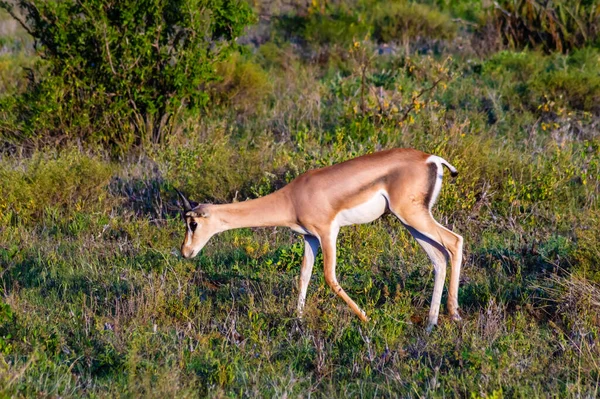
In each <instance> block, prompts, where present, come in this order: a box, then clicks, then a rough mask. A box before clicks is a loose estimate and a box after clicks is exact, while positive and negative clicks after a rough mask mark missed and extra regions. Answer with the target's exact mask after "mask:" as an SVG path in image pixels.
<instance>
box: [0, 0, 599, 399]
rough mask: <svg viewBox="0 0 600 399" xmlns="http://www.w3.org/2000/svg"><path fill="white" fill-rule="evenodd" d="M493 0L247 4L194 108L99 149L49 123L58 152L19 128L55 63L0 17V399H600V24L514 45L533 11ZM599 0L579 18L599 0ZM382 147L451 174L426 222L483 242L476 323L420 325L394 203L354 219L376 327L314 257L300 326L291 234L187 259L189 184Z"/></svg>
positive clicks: (233, 195)
mask: <svg viewBox="0 0 600 399" xmlns="http://www.w3.org/2000/svg"><path fill="white" fill-rule="evenodd" d="M488 3H490V2H485V1H481V2H479V1H467V0H429V1H419V2H410V1H393V2H387V1H378V2H375V3H372V2H366V1H365V2H363V1H354V0H348V1H336V2H320V1H315V2H306V3H294V5H293V7H288V6H286V3H280V2H266V1H264V2H258V3H256V4H253V6H254V7H255V8H256V13H257V14H258V15H261V16H262V18H261V20H260V21H259V23H258V24H257V25H254V26H252V27H250V28H249V29H248V30H246V31H245V33H244V34H243V35H242V36H241V37H240V39H239V44H240V47H241V51H239V52H233V53H232V54H231V56H230V57H223V58H222V59H220V60H219V62H216V63H215V64H214V70H212V71H211V72H210V73H211V76H218V79H214V80H212V81H210V82H205V84H204V86H202V89H203V90H202V92H203V93H204V94H202V95H201V96H203V97H201V98H204V99H206V98H209V99H210V101H204V104H205V105H204V106H203V109H202V112H201V113H199V114H186V113H181V114H180V115H179V123H180V125H179V126H180V129H176V130H172V131H171V133H170V134H169V135H166V136H165V137H164V140H163V141H162V142H161V143H157V144H151V145H145V146H133V148H132V149H131V151H129V152H125V151H124V152H122V153H121V155H120V156H119V157H115V151H114V148H115V147H117V148H123V147H119V146H118V145H113V146H109V147H108V148H103V147H102V146H98V145H97V144H98V140H99V141H100V143H103V142H108V141H109V139H105V136H104V134H105V133H106V134H107V135H108V136H107V137H117V136H115V135H116V134H118V133H117V132H119V130H114V129H113V128H114V126H112V125H111V124H110V123H109V122H107V123H106V124H105V126H103V127H102V129H103V130H102V129H101V130H99V131H98V133H97V134H98V137H96V138H93V137H91V136H85V135H81V136H80V133H81V132H83V130H81V131H77V132H76V131H71V130H68V129H67V128H63V127H61V126H62V124H55V122H53V121H52V120H50V119H48V120H46V121H45V123H47V124H48V126H51V127H52V129H53V130H52V131H50V130H44V129H41V128H39V129H37V130H32V131H31V135H33V136H36V137H39V138H44V137H46V135H47V134H59V135H62V134H64V135H67V134H69V135H71V136H69V138H68V139H66V140H64V141H63V142H61V144H60V145H55V146H48V145H44V140H36V139H32V138H31V137H30V138H27V137H23V135H22V134H23V132H24V130H22V129H23V128H22V126H23V125H22V123H24V122H25V117H26V116H27V115H29V114H28V113H26V112H29V111H27V110H26V109H25V110H24V109H23V108H21V105H22V104H20V101H21V100H20V99H21V98H22V97H21V96H23V95H24V96H31V95H33V94H32V93H34V92H30V91H29V89H30V88H31V87H36V86H35V85H34V86H28V85H29V84H30V82H28V79H27V75H26V74H25V73H23V72H24V71H27V70H28V68H31V70H32V71H33V73H34V74H35V81H34V83H35V82H40V83H41V82H43V81H44V79H50V77H51V76H52V71H51V69H44V68H42V67H39V66H36V64H37V63H38V62H39V60H40V58H39V57H40V55H36V53H35V52H34V50H33V48H32V44H31V40H32V39H31V37H28V36H27V34H26V33H24V32H23V31H22V30H18V29H16V28H15V29H12V28H11V29H12V30H11V29H9V28H7V27H6V26H7V25H4V24H5V23H6V24H8V22H10V21H11V19H10V17H9V16H7V15H5V14H0V34H2V35H4V36H3V39H2V42H0V43H5V44H4V46H5V47H3V48H4V49H6V50H2V51H3V52H0V53H1V54H0V104H2V105H3V107H2V108H0V134H2V139H3V143H2V144H3V146H2V147H1V148H0V150H1V151H2V152H0V154H1V155H0V396H14V397H40V396H41V397H106V396H108V397H116V396H119V397H121V396H126V397H160V398H162V397H198V396H201V397H308V396H311V397H313V396H314V397H327V398H330V397H358V396H361V397H380V396H382V397H440V398H442V397H469V398H502V397H574V398H575V397H577V398H582V397H586V398H587V397H590V398H591V397H597V396H598V393H599V392H600V391H599V389H600V388H599V381H600V363H599V361H598V359H600V317H599V315H600V301H599V298H600V249H599V248H600V245H599V237H600V177H599V176H600V135H599V127H600V108H599V106H598V104H600V62H598V61H599V60H600V49H599V48H598V40H597V39H598V38H597V34H596V33H593V32H594V31H593V29H595V28H596V26H597V25H595V24H594V23H593V20H589V21H592V22H590V24H591V25H590V30H588V31H587V32H591V33H589V34H588V36H587V39H585V40H582V41H579V40H578V41H573V42H569V43H570V44H565V43H567V42H563V44H562V47H561V48H559V47H558V46H557V45H556V43H554V42H551V41H548V40H549V38H550V37H551V35H549V36H548V35H545V33H544V32H548V31H547V29H546V28H547V25H544V24H545V22H543V21H547V20H545V19H539V20H536V19H532V20H531V21H529V20H527V21H528V22H527V23H526V24H513V25H511V29H510V31H511V32H512V31H514V32H517V30H518V29H520V27H521V28H523V27H527V30H528V32H534V31H535V32H537V33H535V34H534V37H535V38H543V39H544V40H543V41H538V40H537V39H536V40H529V39H523V41H518V40H512V39H511V40H508V38H507V37H506V36H505V34H506V31H504V30H502V29H501V28H502V27H503V26H508V25H504V24H505V23H506V21H505V20H504V19H503V18H505V17H506V14H505V13H503V11H502V10H504V11H507V12H508V10H509V6H510V4H516V5H519V4H523V2H517V1H514V2H512V1H509V0H506V1H505V0H501V1H500V0H499V1H497V2H495V3H497V4H498V6H499V7H501V8H502V10H500V9H499V8H498V7H496V5H495V4H493V6H492V7H487V5H489V4H488ZM528 3H529V4H530V5H531V6H532V7H534V6H535V7H538V6H540V5H541V4H546V5H549V4H559V3H558V2H556V3H554V2H546V1H544V2H535V4H534V2H528ZM77 4H79V3H77ZM82 4H86V3H85V2H82ZM115 4H116V3H115ZM486 4H487V5H486ZM560 4H561V6H560V7H558V6H556V7H552V8H551V11H552V12H556V13H557V14H556V15H559V14H558V13H559V12H561V11H560V10H564V11H565V12H567V13H568V14H569V11H570V10H571V8H569V7H576V6H577V4H578V3H577V2H561V3H560ZM581 4H582V5H581V6H580V8H578V10H579V11H578V13H579V14H577V13H575V14H574V15H583V14H582V13H583V12H584V11H585V12H589V13H590V14H589V15H592V14H593V13H592V11H593V10H596V9H597V8H594V6H596V7H597V6H598V4H599V3H598V2H597V1H589V2H586V3H583V2H582V3H581ZM584 5H585V7H584ZM286 7H287V8H286ZM535 7H534V8H533V9H531V8H527V7H516V8H514V9H510V11H509V13H510V15H511V16H512V17H515V18H516V17H517V16H520V17H518V18H525V17H527V15H531V14H527V13H528V12H530V11H531V10H534V11H535V10H538V9H537V8H535ZM548 7H550V6H548ZM581 7H583V8H581ZM386 10H387V11H389V13H386ZM528 10H529V11H528ZM498 12H502V15H504V17H503V16H502V15H500V14H498ZM388 14H389V15H392V14H393V15H397V16H398V18H397V19H389V18H386V15H388ZM552 15H554V14H552ZM550 16H551V15H550ZM550 16H548V15H546V17H548V18H550ZM546 17H544V18H546ZM411 18H412V19H415V18H418V20H411ZM527 18H528V17H527ZM552 18H554V17H552ZM565 18H567V19H568V18H572V17H565ZM581 18H583V17H581ZM586 18H587V17H586ZM535 21H541V22H540V23H539V24H538V22H535ZM73 23H75V22H73ZM561 23H562V22H561ZM575 25H576V26H575ZM575 25H569V24H567V23H564V26H565V29H568V31H569V32H571V33H572V36H564V37H577V35H578V34H577V33H576V32H578V30H579V29H581V28H582V27H583V26H584V25H581V24H580V23H576V24H575ZM8 26H13V25H10V24H9V25H8ZM384 28H385V29H384ZM409 28H410V29H409ZM592 28H593V29H592ZM130 29H134V30H135V29H137V28H135V27H133V26H132V27H130ZM139 29H141V28H139ZM561 29H562V28H561ZM142 31H143V30H142ZM382 32H386V34H385V35H383V34H382ZM407 37H408V38H409V40H408V41H407V40H406V38H407ZM519 37H521V36H519ZM522 37H524V38H526V37H527V36H522ZM559 37H563V36H559ZM130 40H131V39H130ZM561 40H562V39H561ZM19 43H22V44H19ZM111 43H112V42H111ZM115 43H116V42H115ZM73 45H76V44H73ZM41 48H42V47H38V49H41ZM111 49H113V47H111ZM115 49H116V47H115ZM126 49H127V47H123V49H122V50H123V51H125V50H126ZM65 51H66V50H65ZM111 54H113V53H111ZM113 55H114V54H113ZM114 62H115V59H114V58H113V63H114ZM45 68H50V67H49V66H46V67H45ZM104 69H105V71H106V72H107V73H109V74H112V71H111V68H110V65H107V64H105V65H104ZM213 74H214V75H213ZM210 79H213V78H212V77H211V78H210ZM210 79H209V80H210ZM123 87H129V86H127V85H125V84H124V85H123ZM152 87H153V86H152V85H150V86H149V89H148V90H151V88H152ZM185 90H192V88H191V87H186V88H185ZM56 93H57V94H56V95H58V94H60V93H62V92H61V91H57V92H56ZM184 93H185V91H184ZM90 101H91V100H90ZM199 101H200V100H199ZM200 102H202V101H200ZM48 104H51V103H50V102H49V103H48ZM61 104H62V105H61V106H65V104H66V103H61ZM86 104H87V103H86ZM91 104H93V103H91ZM84 105H85V104H84ZM48 106H50V105H48ZM100 111H101V110H98V112H100ZM113 111H114V110H113ZM113 111H111V110H110V109H109V108H107V109H106V110H102V112H103V113H104V112H106V114H107V117H109V118H112V120H113V121H114V123H115V124H121V123H123V124H128V123H132V122H130V121H129V116H127V115H125V116H123V115H121V116H119V115H118V114H117V113H112V112H113ZM117 111H118V110H117ZM57 115H59V114H57ZM61 115H63V116H65V114H61ZM75 116H76V117H77V118H79V117H83V116H81V115H75ZM75 116H74V117H75ZM65 117H66V116H65ZM110 120H111V119H109V121H110ZM90 121H91V122H90V123H92V122H93V123H101V121H98V120H95V119H94V120H93V121H92V120H91V119H90ZM63 122H64V123H66V122H69V123H66V125H67V126H74V125H70V122H71V120H70V119H65V120H64V121H63ZM63 122H61V123H63ZM111 123H112V122H111ZM32 126H33V125H32ZM48 129H50V128H48ZM63 129H64V130H63ZM69 129H70V128H69ZM52 132H54V133H52ZM111 135H113V136H111ZM7 137H9V138H10V139H9V140H8V139H7ZM124 141H127V140H124ZM148 141H151V140H150V139H148ZM115 142H116V140H115ZM390 147H414V148H418V149H420V150H423V151H426V152H429V153H434V154H436V155H439V156H442V157H444V158H446V159H447V160H449V161H450V162H451V163H452V164H453V165H455V166H456V167H457V168H458V170H459V175H458V177H456V179H451V178H450V177H449V176H447V175H446V176H445V178H444V184H443V187H442V191H441V193H440V197H439V200H438V204H436V206H435V207H434V208H433V214H434V216H435V218H436V219H437V220H438V221H439V222H440V223H441V224H443V225H445V226H448V227H449V228H451V229H452V230H454V231H456V232H458V233H460V234H461V235H463V236H464V238H465V253H464V265H463V271H462V274H461V283H460V291H459V304H460V306H461V309H460V311H461V314H462V316H463V319H464V320H463V322H461V323H454V322H452V321H451V320H450V319H449V318H448V317H447V312H446V311H445V309H442V312H441V315H440V324H439V326H438V328H436V329H434V330H433V332H432V333H431V334H427V333H426V332H425V323H426V319H427V313H428V310H429V303H430V298H431V293H432V288H433V278H432V277H433V276H432V267H431V265H430V262H429V260H428V258H427V256H426V255H425V253H424V252H423V250H422V249H421V248H420V247H419V245H418V244H417V243H416V241H415V240H414V239H412V237H411V236H410V235H409V233H408V232H407V231H406V229H404V227H403V226H402V224H401V223H400V222H399V221H398V220H396V219H395V218H393V217H384V218H382V219H381V220H378V221H376V222H374V223H371V224H367V225H360V226H351V227H347V228H344V229H342V231H341V234H340V240H339V246H338V269H337V271H338V279H339V281H340V283H341V285H342V286H343V287H344V289H345V290H346V291H347V292H348V293H349V295H350V296H351V297H352V298H353V299H355V300H356V301H357V302H358V304H359V305H360V306H361V307H362V308H364V309H365V310H366V312H367V313H368V315H369V317H370V318H371V321H370V322H369V323H361V322H360V321H359V320H358V319H357V318H356V317H355V316H354V315H353V314H352V313H351V311H350V310H349V309H348V307H347V306H346V304H345V303H344V302H343V301H341V300H340V299H339V298H337V297H336V295H335V294H334V293H333V292H331V290H330V289H329V287H328V286H327V284H326V283H325V281H324V279H323V273H322V268H321V261H322V260H321V255H319V256H318V258H317V263H316V266H315V270H314V274H313V278H312V281H311V284H310V286H309V292H308V297H307V308H306V315H305V317H304V319H303V320H299V319H297V318H296V316H295V313H294V311H295V307H296V298H297V294H298V292H297V289H296V282H297V278H298V274H299V267H300V263H301V260H302V255H303V247H302V240H301V239H299V237H297V235H294V234H293V233H291V232H290V231H288V230H286V229H280V228H275V229H272V228H268V229H241V230H235V231H229V232H226V233H223V234H222V235H218V236H216V237H214V238H213V239H212V240H211V241H210V242H209V243H208V245H207V246H206V247H205V249H204V250H203V251H202V253H201V254H200V255H199V256H198V257H197V258H194V259H193V260H184V259H182V258H181V257H180V256H179V252H178V250H179V249H178V248H179V245H180V244H181V240H182V238H183V229H184V227H183V225H182V223H181V220H180V217H179V214H178V211H177V209H176V195H175V193H174V190H173V188H174V187H177V188H179V189H181V190H183V191H184V192H185V193H186V194H188V195H189V196H190V197H191V199H193V200H196V201H208V202H213V203H223V202H230V201H235V200H237V201H243V200H245V199H248V198H255V197H257V196H262V195H265V194H268V193H270V192H272V191H274V190H276V189H277V188H279V187H281V186H282V185H284V184H286V183H287V182H289V181H290V180H291V179H293V178H295V177H296V176H298V175H299V174H300V173H302V172H303V171H305V170H308V169H311V168H316V167H322V166H325V165H331V164H333V163H337V162H340V161H343V160H345V159H348V158H351V157H354V156H357V155H360V154H365V153H369V152H373V151H376V150H379V149H383V148H390ZM445 298H446V293H444V297H443V299H442V301H443V302H445V300H446V299H445Z"/></svg>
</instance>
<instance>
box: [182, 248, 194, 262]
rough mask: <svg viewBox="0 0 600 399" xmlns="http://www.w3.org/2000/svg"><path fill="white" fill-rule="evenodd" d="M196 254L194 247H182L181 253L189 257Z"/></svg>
mask: <svg viewBox="0 0 600 399" xmlns="http://www.w3.org/2000/svg"><path fill="white" fill-rule="evenodd" d="M193 254H194V250H193V249H189V248H186V247H181V255H182V256H183V257H184V258H186V259H189V258H191V257H192V255H193Z"/></svg>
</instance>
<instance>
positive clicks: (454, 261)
mask: <svg viewBox="0 0 600 399" xmlns="http://www.w3.org/2000/svg"><path fill="white" fill-rule="evenodd" d="M442 166H445V167H447V168H448V169H449V170H450V172H451V174H452V176H456V175H457V174H458V172H457V171H456V169H455V168H454V167H453V166H452V165H450V164H449V163H448V162H447V161H446V160H444V159H442V158H440V157H437V156H435V155H429V154H425V153H423V152H421V151H417V150H413V149H391V150H387V151H381V152H376V153H373V154H369V155H364V156H361V157H358V158H354V159H351V160H349V161H346V162H342V163H339V164H336V165H333V166H328V167H325V168H322V169H316V170H311V171H308V172H306V173H304V174H302V175H300V176H299V177H297V178H296V179H295V180H293V181H292V182H291V183H289V184H288V185H287V186H285V187H283V188H282V189H280V190H278V191H275V192H274V193H272V194H269V195H266V196H264V197H262V198H257V199H254V200H249V201H245V202H237V203H232V204H224V205H212V204H200V205H196V204H195V203H194V204H193V205H192V203H190V201H189V200H188V199H187V198H186V197H185V196H184V195H183V194H181V193H180V192H179V191H177V193H178V194H179V196H180V197H181V200H182V201H183V209H184V213H183V215H184V219H185V223H186V227H187V231H186V233H185V239H184V241H183V245H182V247H181V253H182V255H183V256H184V257H185V258H193V257H194V256H196V255H197V254H198V252H200V250H201V249H202V248H203V247H204V245H206V243H207V241H208V240H209V239H210V238H211V237H212V236H213V235H215V234H217V233H220V232H222V231H225V230H230V229H237V228H242V227H260V226H287V227H289V228H291V229H292V230H293V231H295V232H297V233H300V234H301V235H302V236H303V237H304V259H303V261H302V268H301V271H300V281H299V286H298V290H299V297H298V308H297V310H298V314H299V316H302V312H303V309H304V303H305V299H306V290H307V287H308V283H309V281H310V276H311V274H312V269H313V265H314V262H315V256H316V253H317V250H318V249H319V246H320V247H321V250H322V251H323V262H324V265H323V266H324V275H325V281H326V282H327V284H328V285H329V286H330V287H331V289H333V291H334V292H335V293H336V294H337V295H338V296H340V297H341V298H342V299H343V300H344V301H346V303H347V304H348V305H349V306H350V308H351V309H352V311H353V312H354V313H355V314H356V315H357V316H358V317H359V318H360V319H361V320H363V321H367V316H366V315H365V312H363V311H362V310H361V309H360V308H359V307H358V306H357V305H356V303H355V302H354V301H353V300H352V299H351V298H350V297H349V296H348V295H347V294H346V292H345V291H344V290H343V289H342V287H341V286H340V284H339V283H338V281H337V278H336V274H335V266H336V240H337V236H338V232H339V230H340V227H343V226H348V225H352V224H361V223H369V222H372V221H373V220H375V219H377V218H379V217H380V216H382V215H383V214H384V213H386V212H390V213H392V214H394V215H395V216H396V217H397V218H398V219H400V221H401V222H402V223H403V224H404V226H406V228H407V229H408V230H409V231H410V233H411V234H412V235H413V237H414V238H415V239H416V240H417V241H418V242H419V244H421V246H422V247H423V249H424V250H425V252H427V255H429V258H430V259H431V261H432V262H433V266H434V270H435V282H434V288H433V296H432V300H431V309H430V311H429V324H428V327H427V329H428V330H431V328H432V327H433V326H434V325H436V324H437V320H438V315H439V310H440V303H441V297H442V290H443V286H444V280H445V278H446V261H447V260H448V259H449V260H450V262H451V266H452V269H451V276H450V289H449V291H448V311H449V313H450V316H451V317H452V319H454V320H460V315H459V313H458V284H459V276H460V267H461V263H462V247H463V238H462V237H461V236H460V235H458V234H456V233H454V232H452V231H450V230H448V229H447V228H445V227H443V226H442V225H440V224H439V223H438V222H436V221H435V219H434V218H433V216H432V214H431V207H432V206H433V204H434V203H435V201H436V199H437V196H438V194H439V192H440V188H441V185H442V176H443V167H442Z"/></svg>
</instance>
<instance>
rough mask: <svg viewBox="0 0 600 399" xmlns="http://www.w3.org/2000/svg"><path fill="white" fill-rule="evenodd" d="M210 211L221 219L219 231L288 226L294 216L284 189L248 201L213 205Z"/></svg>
mask: <svg viewBox="0 0 600 399" xmlns="http://www.w3.org/2000/svg"><path fill="white" fill-rule="evenodd" d="M210 212H211V214H213V215H214V216H216V217H218V218H219V220H220V221H221V227H222V228H221V231H225V230H231V229H239V228H243V227H266V226H290V225H291V224H292V223H293V220H294V218H295V216H294V212H293V207H292V203H291V201H290V199H289V197H288V196H287V194H286V193H285V190H280V191H276V192H274V193H272V194H269V195H266V196H264V197H261V198H257V199H253V200H249V201H244V202H235V203H232V204H224V205H213V206H211V208H210Z"/></svg>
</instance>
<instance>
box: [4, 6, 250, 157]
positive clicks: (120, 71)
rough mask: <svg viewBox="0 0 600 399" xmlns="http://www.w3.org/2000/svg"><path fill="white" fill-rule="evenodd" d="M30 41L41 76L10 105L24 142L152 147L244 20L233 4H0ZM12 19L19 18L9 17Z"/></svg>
mask: <svg viewBox="0 0 600 399" xmlns="http://www.w3.org/2000/svg"><path fill="white" fill-rule="evenodd" d="M0 6H2V7H4V8H6V9H7V10H9V11H10V12H11V13H12V14H13V15H15V16H16V17H17V18H20V17H19V15H21V14H23V15H24V17H23V18H24V20H22V25H23V26H24V27H25V29H26V30H27V32H29V34H30V35H31V36H32V37H33V39H35V47H36V49H37V51H38V54H39V56H40V58H41V62H40V63H41V64H43V73H40V74H39V75H37V76H31V77H30V87H29V89H28V90H27V91H26V92H25V93H24V94H23V96H22V98H21V99H20V100H19V104H18V107H17V112H18V113H19V119H20V121H21V124H20V131H21V132H23V133H24V134H25V135H26V136H29V137H36V136H38V137H39V136H57V137H61V138H64V137H65V136H66V138H73V137H79V138H82V139H84V140H93V141H99V142H106V143H109V144H111V145H120V146H124V147H125V148H129V147H130V145H131V144H132V143H133V142H135V143H138V144H139V143H143V142H154V143H158V142H160V141H162V139H163V136H164V135H165V134H168V133H169V132H170V131H171V130H172V129H173V124H174V121H175V120H176V118H177V117H178V115H179V114H180V113H181V112H182V110H184V109H186V108H187V109H197V108H198V106H200V105H204V104H205V103H206V101H207V95H206V91H205V87H206V84H207V83H208V82H210V81H211V80H213V79H215V77H216V75H215V71H214V68H215V66H214V64H215V63H216V62H218V61H220V60H222V59H223V58H224V57H225V56H226V55H227V54H228V51H229V50H230V49H231V47H232V43H233V40H235V39H236V38H237V37H238V36H239V35H240V34H241V33H242V30H243V28H244V26H246V25H247V24H248V23H249V22H250V21H251V20H252V13H251V10H250V9H249V7H248V5H247V4H246V3H244V2H239V1H237V0H148V1H137V0H136V1H108V0H95V1H37V0H21V1H18V2H17V6H16V7H15V6H13V5H12V4H11V3H10V2H0ZM19 20H20V21H21V19H19Z"/></svg>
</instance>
